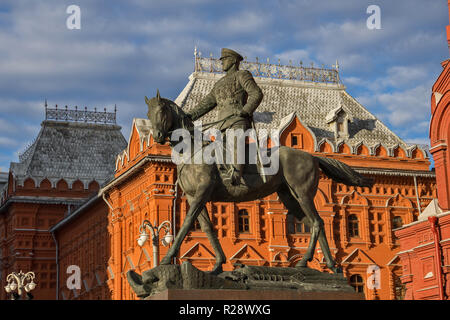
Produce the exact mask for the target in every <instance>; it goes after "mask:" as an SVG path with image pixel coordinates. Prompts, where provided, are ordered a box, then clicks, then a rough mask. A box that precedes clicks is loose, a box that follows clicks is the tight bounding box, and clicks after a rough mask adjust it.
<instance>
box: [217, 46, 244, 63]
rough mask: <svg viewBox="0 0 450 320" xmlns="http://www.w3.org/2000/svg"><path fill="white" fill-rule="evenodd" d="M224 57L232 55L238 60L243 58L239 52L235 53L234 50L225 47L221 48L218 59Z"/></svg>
mask: <svg viewBox="0 0 450 320" xmlns="http://www.w3.org/2000/svg"><path fill="white" fill-rule="evenodd" d="M226 57H234V58H236V59H237V60H238V61H242V60H244V58H242V56H241V55H240V54H239V53H237V52H236V51H233V50H231V49H227V48H223V49H222V52H221V56H220V59H221V60H222V59H223V58H226Z"/></svg>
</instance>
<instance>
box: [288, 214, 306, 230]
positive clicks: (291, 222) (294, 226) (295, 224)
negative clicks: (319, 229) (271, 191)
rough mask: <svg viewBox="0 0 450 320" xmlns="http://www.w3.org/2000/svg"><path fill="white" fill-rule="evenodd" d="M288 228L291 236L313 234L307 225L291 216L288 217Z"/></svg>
mask: <svg viewBox="0 0 450 320" xmlns="http://www.w3.org/2000/svg"><path fill="white" fill-rule="evenodd" d="M287 228H288V233H290V234H296V233H311V229H310V228H309V226H308V225H307V224H305V223H302V222H299V221H298V220H297V218H296V217H294V216H293V215H291V214H289V215H288V216H287Z"/></svg>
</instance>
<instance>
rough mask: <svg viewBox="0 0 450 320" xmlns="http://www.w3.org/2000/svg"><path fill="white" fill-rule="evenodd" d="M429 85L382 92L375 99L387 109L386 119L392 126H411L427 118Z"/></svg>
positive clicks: (428, 111)
mask: <svg viewBox="0 0 450 320" xmlns="http://www.w3.org/2000/svg"><path fill="white" fill-rule="evenodd" d="M430 94H431V87H429V86H424V85H421V86H418V87H415V88H412V89H408V90H405V91H397V92H394V93H382V94H379V95H378V96H376V99H377V100H378V101H379V102H380V103H381V104H382V105H383V106H384V107H386V108H387V110H389V112H390V113H389V114H388V119H389V121H390V122H391V123H392V124H393V125H394V126H411V124H412V123H414V124H417V122H418V121H421V120H422V121H423V120H424V119H429V116H428V115H429V113H430V102H429V98H430Z"/></svg>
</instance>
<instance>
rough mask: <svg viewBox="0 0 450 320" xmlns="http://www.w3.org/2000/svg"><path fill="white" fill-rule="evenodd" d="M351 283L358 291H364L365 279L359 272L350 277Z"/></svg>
mask: <svg viewBox="0 0 450 320" xmlns="http://www.w3.org/2000/svg"><path fill="white" fill-rule="evenodd" d="M350 285H351V286H352V287H353V288H354V289H355V291H356V292H364V280H363V278H362V277H361V276H360V275H359V274H354V275H352V276H351V277H350Z"/></svg>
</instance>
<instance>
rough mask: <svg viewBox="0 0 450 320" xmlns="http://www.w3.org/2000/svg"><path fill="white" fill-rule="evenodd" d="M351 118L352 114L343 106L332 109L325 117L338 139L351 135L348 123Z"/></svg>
mask: <svg viewBox="0 0 450 320" xmlns="http://www.w3.org/2000/svg"><path fill="white" fill-rule="evenodd" d="M351 120H352V119H351V116H350V114H349V113H348V112H347V110H346V109H345V108H344V107H342V106H340V107H338V108H336V109H333V110H331V111H330V112H329V113H328V114H327V116H326V118H325V121H326V123H327V124H328V126H329V127H330V130H331V131H332V132H334V138H335V139H336V140H337V139H344V140H345V139H347V138H348V137H349V132H348V124H349V122H350V121H351Z"/></svg>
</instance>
